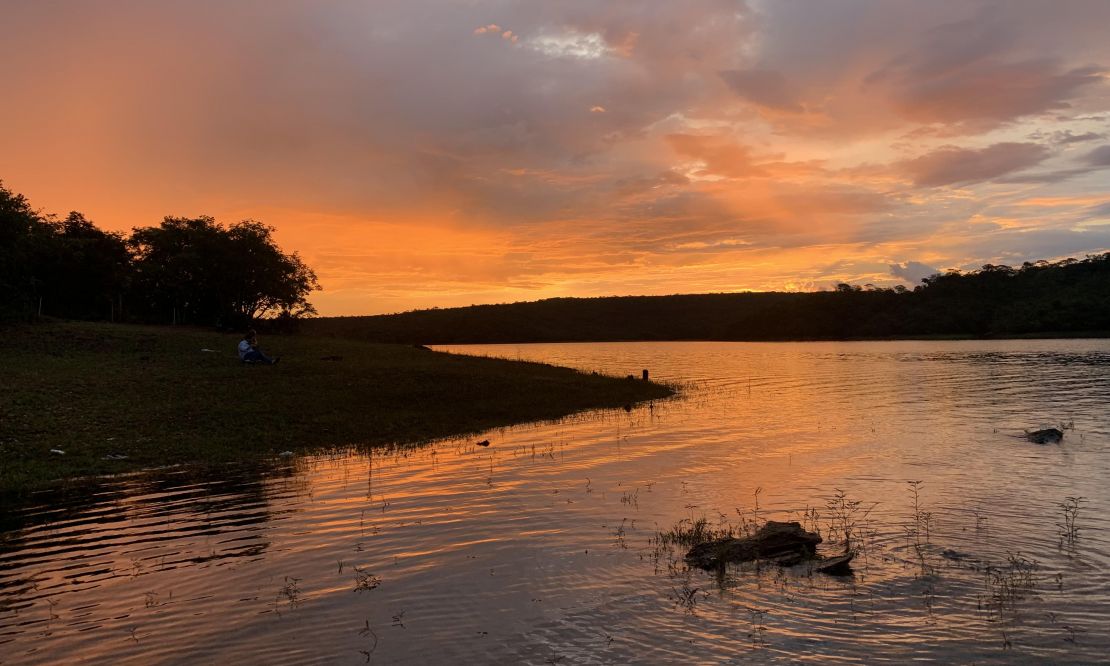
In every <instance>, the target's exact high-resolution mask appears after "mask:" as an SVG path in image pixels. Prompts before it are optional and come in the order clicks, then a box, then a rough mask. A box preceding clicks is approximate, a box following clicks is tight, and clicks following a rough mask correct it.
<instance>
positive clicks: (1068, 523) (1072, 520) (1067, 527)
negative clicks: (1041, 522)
mask: <svg viewBox="0 0 1110 666" xmlns="http://www.w3.org/2000/svg"><path fill="white" fill-rule="evenodd" d="M1085 501H1087V498H1086V497H1068V498H1065V499H1064V501H1063V502H1061V503H1059V504H1057V505H1056V506H1058V507H1060V508H1061V509H1062V510H1063V512H1064V522H1062V523H1056V526H1057V527H1059V528H1060V547H1061V548H1063V547H1064V546H1065V545H1067V546H1068V547H1074V546H1075V542H1076V541H1077V540H1078V539H1079V526H1078V525H1077V524H1076V520H1077V519H1078V518H1079V505H1080V504H1082V503H1083V502H1085Z"/></svg>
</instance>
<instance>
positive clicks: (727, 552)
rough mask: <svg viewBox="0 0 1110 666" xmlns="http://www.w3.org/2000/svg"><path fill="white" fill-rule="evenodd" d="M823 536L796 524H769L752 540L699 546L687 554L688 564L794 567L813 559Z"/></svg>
mask: <svg viewBox="0 0 1110 666" xmlns="http://www.w3.org/2000/svg"><path fill="white" fill-rule="evenodd" d="M819 543H821V537H820V536H818V535H816V534H814V533H813V532H806V531H805V530H804V529H802V526H801V524H800V523H798V522H796V521H791V522H786V523H780V522H776V521H773V520H772V521H768V522H767V524H766V525H764V526H763V527H761V528H760V530H759V531H758V532H756V533H755V534H753V535H752V536H750V537H744V538H736V537H728V538H725V539H717V540H715V541H708V542H706V543H699V544H698V545H696V546H694V547H693V548H691V549H690V550H689V552H687V553H686V562H687V563H688V564H690V565H691V566H695V567H699V568H702V569H716V568H718V567H721V566H723V565H724V564H726V563H728V562H747V561H750V560H770V561H773V562H775V563H776V564H780V565H782V566H791V565H794V564H797V563H799V562H801V561H803V560H805V559H809V558H811V557H814V556H815V555H816V553H817V544H819Z"/></svg>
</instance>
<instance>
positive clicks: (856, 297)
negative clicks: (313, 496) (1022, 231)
mask: <svg viewBox="0 0 1110 666" xmlns="http://www.w3.org/2000/svg"><path fill="white" fill-rule="evenodd" d="M304 329H305V330H306V332H312V333H317V334H324V335H337V336H344V337H358V338H362V339H367V340H374V341H379V342H401V343H424V344H439V343H497V342H575V341H619V340H749V341H761V340H843V339H875V338H907V337H926V336H927V337H932V336H941V337H943V336H951V337H1005V336H1022V335H1032V336H1057V335H1060V336H1075V335H1095V336H1107V335H1110V253H1105V254H1098V255H1092V256H1088V257H1086V258H1084V259H1079V260H1077V259H1064V260H1063V261H1056V262H1048V261H1037V262H1029V263H1025V264H1022V265H1021V266H1020V267H1016V268H1015V267H1010V266H995V265H986V266H983V267H982V268H981V269H979V270H974V271H966V272H963V271H948V272H946V273H943V274H939V275H934V276H932V277H929V278H926V279H925V280H923V281H922V283H921V284H919V285H917V286H916V287H914V288H913V289H908V288H906V287H903V286H898V287H894V288H889V289H883V288H874V287H870V286H867V287H860V286H853V285H848V284H840V285H837V287H836V288H835V289H833V290H831V291H822V292H810V293H777V292H763V293H731V294H695V295H674V296H627V297H604V298H554V299H548V300H543V301H535V302H527V303H512V304H505V305H476V306H470V307H463V308H449V309H432V310H420V311H414V312H406V313H401V314H395V315H380V316H373V317H334V318H317V319H312V320H309V321H307V322H305V326H304Z"/></svg>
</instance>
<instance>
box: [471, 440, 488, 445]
mask: <svg viewBox="0 0 1110 666" xmlns="http://www.w3.org/2000/svg"><path fill="white" fill-rule="evenodd" d="M474 443H475V444H477V445H478V446H489V440H488V439H483V440H482V441H480V442H474Z"/></svg>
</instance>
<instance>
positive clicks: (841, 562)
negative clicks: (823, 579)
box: [813, 553, 855, 576]
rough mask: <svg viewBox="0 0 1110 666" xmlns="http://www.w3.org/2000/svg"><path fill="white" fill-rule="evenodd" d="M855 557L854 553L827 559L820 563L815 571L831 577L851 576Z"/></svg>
mask: <svg viewBox="0 0 1110 666" xmlns="http://www.w3.org/2000/svg"><path fill="white" fill-rule="evenodd" d="M853 557H855V555H853V554H852V553H848V554H847V555H838V556H837V557H826V558H825V559H823V560H821V561H820V562H818V563H817V566H815V567H814V568H813V570H814V571H816V572H818V573H823V574H828V575H830V576H851V575H852V567H851V566H850V565H851V563H852V558H853Z"/></svg>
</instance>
